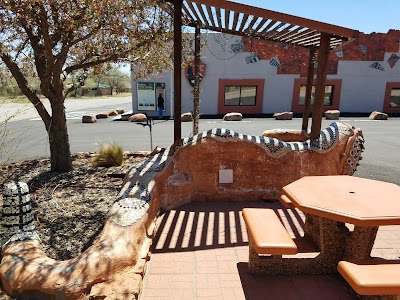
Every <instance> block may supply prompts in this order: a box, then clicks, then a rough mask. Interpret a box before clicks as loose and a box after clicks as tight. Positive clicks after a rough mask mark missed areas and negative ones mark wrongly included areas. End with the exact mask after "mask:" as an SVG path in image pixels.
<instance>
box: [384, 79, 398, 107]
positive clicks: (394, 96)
mask: <svg viewBox="0 0 400 300" xmlns="http://www.w3.org/2000/svg"><path fill="white" fill-rule="evenodd" d="M383 111H384V112H387V113H390V112H393V113H399V112H400V82H388V83H386V93H385V101H384V104H383Z"/></svg>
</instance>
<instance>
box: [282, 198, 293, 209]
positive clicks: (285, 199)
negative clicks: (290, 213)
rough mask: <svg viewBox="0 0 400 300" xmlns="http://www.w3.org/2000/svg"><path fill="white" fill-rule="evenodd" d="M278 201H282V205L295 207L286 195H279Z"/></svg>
mask: <svg viewBox="0 0 400 300" xmlns="http://www.w3.org/2000/svg"><path fill="white" fill-rule="evenodd" d="M279 201H280V202H281V203H282V205H283V206H284V207H286V208H295V206H294V204H293V203H292V201H290V199H289V198H288V197H287V196H286V195H281V196H280V197H279Z"/></svg>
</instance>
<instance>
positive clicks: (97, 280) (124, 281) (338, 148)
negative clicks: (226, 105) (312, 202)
mask: <svg viewBox="0 0 400 300" xmlns="http://www.w3.org/2000/svg"><path fill="white" fill-rule="evenodd" d="M362 149H363V138H362V134H361V132H360V131H358V130H356V129H354V128H352V127H350V126H349V125H346V124H342V123H332V124H331V125H330V126H329V127H328V128H327V129H324V130H322V131H321V134H320V137H319V139H317V140H314V141H309V140H307V141H303V142H288V143H286V142H283V141H279V140H277V139H273V138H268V137H263V136H246V135H242V134H239V133H236V132H233V131H230V130H225V129H213V130H210V131H207V132H203V133H201V134H199V135H197V136H195V137H193V138H187V139H184V140H183V144H182V146H181V148H178V149H176V150H175V151H174V150H173V149H172V148H167V149H164V150H163V151H161V152H160V153H158V154H156V155H154V156H153V157H151V158H149V159H148V160H146V161H145V162H144V163H142V164H140V165H137V166H133V167H132V168H131V170H130V171H129V172H128V174H127V176H126V178H125V180H124V184H123V187H122V189H121V191H120V193H119V195H118V197H117V199H116V201H115V202H114V204H113V205H112V207H111V208H110V210H109V212H108V214H107V218H106V221H105V226H104V229H103V231H102V233H101V237H100V240H99V241H98V242H97V243H96V244H94V245H93V246H92V247H90V248H89V249H88V250H86V251H85V252H84V253H82V254H81V255H79V256H78V257H76V258H74V259H72V260H68V261H55V260H53V259H50V258H48V257H47V256H46V255H45V253H44V252H43V251H42V250H41V249H40V242H39V241H38V240H35V239H30V238H29V236H34V233H33V232H24V233H23V234H19V233H18V234H15V235H14V236H11V238H10V239H9V242H8V243H6V244H4V245H3V249H2V261H1V265H0V276H1V281H2V284H3V288H4V289H5V291H6V292H7V293H8V294H10V295H14V296H20V295H32V293H37V294H41V296H40V297H37V298H38V299H39V298H40V299H46V298H45V295H47V296H48V297H49V298H51V299H84V298H85V297H87V294H90V295H91V296H93V297H103V296H104V297H105V296H107V295H111V294H113V297H116V298H118V297H122V298H123V297H128V296H131V298H133V299H134V298H135V297H136V296H137V295H138V293H139V290H140V286H141V280H142V276H143V274H144V271H145V263H146V260H147V259H148V257H147V255H148V250H149V246H150V244H151V238H152V235H153V232H154V219H155V218H156V217H157V214H158V212H159V210H160V208H165V209H170V208H173V207H178V206H180V205H182V204H184V203H187V202H190V201H202V200H257V199H266V198H267V199H270V198H276V197H277V195H279V194H280V189H281V188H282V186H284V185H286V184H288V183H290V182H292V181H294V180H296V179H298V178H300V177H302V176H306V175H328V174H353V172H354V171H355V168H356V165H357V163H358V160H359V158H360V154H361V151H362ZM220 169H232V170H233V183H230V184H219V183H218V182H219V181H218V173H219V170H220ZM15 205H16V207H18V205H20V203H17V202H16V203H15ZM27 228H29V230H32V228H30V227H29V226H28V227H27Z"/></svg>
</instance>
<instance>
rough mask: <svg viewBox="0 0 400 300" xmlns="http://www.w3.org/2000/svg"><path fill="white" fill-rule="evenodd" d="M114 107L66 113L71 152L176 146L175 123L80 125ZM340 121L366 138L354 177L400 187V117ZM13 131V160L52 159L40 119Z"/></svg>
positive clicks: (239, 125) (248, 129)
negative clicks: (15, 141)
mask: <svg viewBox="0 0 400 300" xmlns="http://www.w3.org/2000/svg"><path fill="white" fill-rule="evenodd" d="M111 107H115V104H107V105H102V106H96V108H87V107H86V108H82V107H78V108H77V109H73V108H70V109H68V110H67V122H68V132H69V137H70V146H71V151H72V153H76V152H81V151H83V152H86V151H96V150H97V149H98V148H99V146H100V145H102V144H104V143H110V142H114V143H117V144H120V145H121V146H122V147H123V149H124V150H127V151H141V150H151V148H155V147H156V146H159V147H168V146H170V145H171V144H172V143H173V132H174V122H173V120H158V119H156V120H154V125H153V126H152V131H151V135H150V128H149V127H148V126H145V127H144V126H142V125H140V124H136V123H130V122H125V121H113V120H112V119H111V118H108V119H102V120H98V121H97V122H96V123H93V124H83V123H82V122H81V115H82V114H87V113H90V112H91V113H94V112H96V111H97V112H100V111H104V110H107V109H109V108H111ZM118 107H121V108H124V109H126V110H130V109H131V103H130V100H129V98H128V99H125V100H124V101H122V102H121V103H118ZM75 108H76V107H75ZM301 121H302V120H301V119H298V118H294V119H293V120H289V121H278V120H275V119H272V118H244V119H243V120H242V121H240V122H233V121H232V122H225V121H223V120H221V119H201V120H200V131H205V130H208V129H212V128H228V129H231V130H234V131H237V132H240V133H243V134H250V135H260V134H262V132H263V131H265V130H267V129H276V128H282V129H300V128H301ZM340 121H341V122H346V123H349V124H351V125H352V126H355V127H357V128H360V129H362V131H363V134H364V137H365V148H366V149H365V151H364V153H363V160H362V161H361V163H360V166H359V168H358V170H357V172H356V174H355V175H356V176H360V177H365V178H373V179H378V180H384V181H388V182H393V183H396V184H400V151H399V149H400V118H389V120H386V121H372V120H368V118H341V120H340ZM331 122H332V121H328V120H323V122H322V127H326V126H328V125H329V124H330V123H331ZM310 123H311V120H310ZM8 129H9V130H10V131H11V132H12V133H13V135H15V136H18V139H19V141H18V143H19V144H18V147H17V148H16V149H15V151H14V150H13V153H12V161H20V160H25V159H31V158H38V157H48V156H49V145H48V138H47V133H46V131H45V129H44V126H43V123H42V121H41V120H40V119H38V118H35V117H31V118H29V119H22V120H21V119H18V120H16V121H13V122H10V123H9V124H8ZM191 132H192V123H190V122H189V123H182V137H188V136H190V135H191ZM151 143H152V145H153V146H152V147H151Z"/></svg>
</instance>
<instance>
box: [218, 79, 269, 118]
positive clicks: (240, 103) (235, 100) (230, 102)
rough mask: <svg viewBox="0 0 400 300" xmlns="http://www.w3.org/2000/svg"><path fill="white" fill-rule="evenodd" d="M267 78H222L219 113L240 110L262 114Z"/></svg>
mask: <svg viewBox="0 0 400 300" xmlns="http://www.w3.org/2000/svg"><path fill="white" fill-rule="evenodd" d="M264 81H265V79H255V78H253V79H220V80H219V81H218V114H226V113H229V112H240V113H242V114H261V113H262V109H263V98H264Z"/></svg>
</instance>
